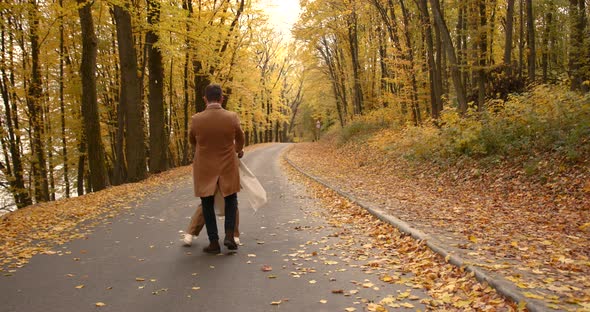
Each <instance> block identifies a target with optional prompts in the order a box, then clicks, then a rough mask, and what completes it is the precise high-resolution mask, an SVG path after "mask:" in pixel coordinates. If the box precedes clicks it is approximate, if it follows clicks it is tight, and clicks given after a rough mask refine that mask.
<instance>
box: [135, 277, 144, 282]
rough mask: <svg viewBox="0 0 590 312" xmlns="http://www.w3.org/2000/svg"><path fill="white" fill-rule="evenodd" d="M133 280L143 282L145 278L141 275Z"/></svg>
mask: <svg viewBox="0 0 590 312" xmlns="http://www.w3.org/2000/svg"><path fill="white" fill-rule="evenodd" d="M135 281H136V282H144V281H145V278H143V277H136V278H135Z"/></svg>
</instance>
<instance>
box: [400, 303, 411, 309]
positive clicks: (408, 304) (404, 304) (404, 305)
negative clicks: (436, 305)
mask: <svg viewBox="0 0 590 312" xmlns="http://www.w3.org/2000/svg"><path fill="white" fill-rule="evenodd" d="M399 305H400V306H402V307H404V308H409V309H412V308H413V307H414V305H413V304H411V303H408V302H402V303H400V304H399Z"/></svg>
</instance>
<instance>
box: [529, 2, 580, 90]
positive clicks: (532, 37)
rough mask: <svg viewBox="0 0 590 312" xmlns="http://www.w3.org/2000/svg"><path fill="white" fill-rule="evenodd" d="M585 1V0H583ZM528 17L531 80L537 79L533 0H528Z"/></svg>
mask: <svg viewBox="0 0 590 312" xmlns="http://www.w3.org/2000/svg"><path fill="white" fill-rule="evenodd" d="M582 1H585V0H582ZM526 19H527V23H526V25H527V47H528V51H527V55H528V76H529V80H530V81H534V80H535V69H536V65H537V64H536V59H537V57H536V56H537V51H536V49H535V17H534V16H533V0H526Z"/></svg>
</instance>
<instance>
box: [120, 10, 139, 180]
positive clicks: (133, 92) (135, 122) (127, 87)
mask: <svg viewBox="0 0 590 312" xmlns="http://www.w3.org/2000/svg"><path fill="white" fill-rule="evenodd" d="M129 10H130V3H129V2H125V7H121V6H119V5H115V6H114V8H113V12H114V16H115V21H116V23H117V25H116V27H117V44H118V50H119V62H120V67H121V90H120V96H119V101H120V104H119V109H123V110H124V114H125V124H124V125H121V124H120V125H119V127H125V158H126V160H127V180H128V181H129V182H136V181H139V180H141V179H143V178H145V176H146V153H145V134H144V130H143V126H144V122H143V117H142V103H141V81H140V79H139V77H138V76H137V72H138V67H137V53H136V51H135V46H134V42H135V41H134V38H133V27H132V25H131V14H130V13H129Z"/></svg>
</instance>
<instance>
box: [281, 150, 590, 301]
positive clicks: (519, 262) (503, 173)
mask: <svg viewBox="0 0 590 312" xmlns="http://www.w3.org/2000/svg"><path fill="white" fill-rule="evenodd" d="M375 145H376V144H373V146H371V144H365V145H362V144H358V143H350V144H348V145H346V146H343V147H341V148H337V147H335V146H334V145H333V144H331V143H330V142H321V143H304V144H297V145H296V146H295V147H294V148H293V149H292V150H291V151H289V152H288V158H289V159H290V160H291V161H293V162H294V163H295V164H296V165H297V166H299V167H300V168H303V169H304V170H306V172H309V173H311V174H313V175H316V176H318V177H321V178H322V179H324V180H326V181H328V182H329V183H331V184H332V185H334V186H336V187H338V188H340V189H342V190H343V191H346V192H349V193H351V194H353V195H354V196H355V197H356V198H358V199H360V200H363V201H365V202H367V203H370V204H371V205H372V206H374V207H377V208H380V209H382V210H384V211H386V212H387V213H390V214H392V215H394V216H396V217H398V218H400V219H402V220H404V221H406V222H408V223H410V224H411V225H412V226H414V227H416V228H418V229H420V230H423V231H424V232H427V233H428V234H430V235H432V236H435V237H437V238H440V239H441V240H442V241H443V242H445V243H446V244H448V245H449V246H451V247H452V248H454V251H456V252H458V253H459V254H460V255H461V257H462V258H464V259H466V260H467V261H469V262H470V263H471V264H472V265H476V266H480V267H482V268H484V269H487V270H490V271H494V272H497V273H499V274H502V275H504V276H505V277H507V278H508V279H510V280H512V281H513V282H515V283H516V285H517V286H518V287H520V288H523V289H535V290H536V291H537V292H538V293H539V294H538V295H539V296H540V297H543V299H542V300H544V301H545V302H546V303H548V304H551V306H557V307H559V308H560V309H565V310H572V311H576V310H579V309H584V307H585V306H586V305H587V304H588V303H590V252H589V250H590V249H588V247H587V246H589V245H590V233H588V230H587V229H586V227H584V225H585V224H587V223H588V222H589V221H590V193H588V192H585V193H584V192H579V191H575V190H570V188H572V187H573V186H576V185H578V186H579V185H582V184H583V182H580V181H579V180H580V179H582V180H583V177H584V173H583V172H582V173H577V174H576V173H568V172H566V173H564V174H562V176H561V178H560V180H559V181H560V182H559V183H557V182H555V183H553V184H550V185H539V183H537V182H535V181H529V180H527V179H525V178H524V177H522V174H519V172H518V170H517V168H515V167H514V166H512V167H508V168H500V169H496V171H493V170H490V171H489V172H485V171H484V170H483V169H480V168H476V167H475V166H474V165H473V164H468V163H464V164H462V167H461V168H447V170H446V171H444V170H441V169H440V168H437V167H436V166H434V165H433V166H423V167H416V166H415V165H412V164H411V163H408V162H407V161H405V160H403V159H400V158H399V157H394V156H392V155H391V154H389V153H388V152H387V151H384V150H382V149H380V148H377V147H375ZM482 172H483V173H482ZM562 180H563V181H562ZM564 181H565V182H564ZM568 181H569V182H570V184H571V185H572V186H568V185H567V182H568Z"/></svg>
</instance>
